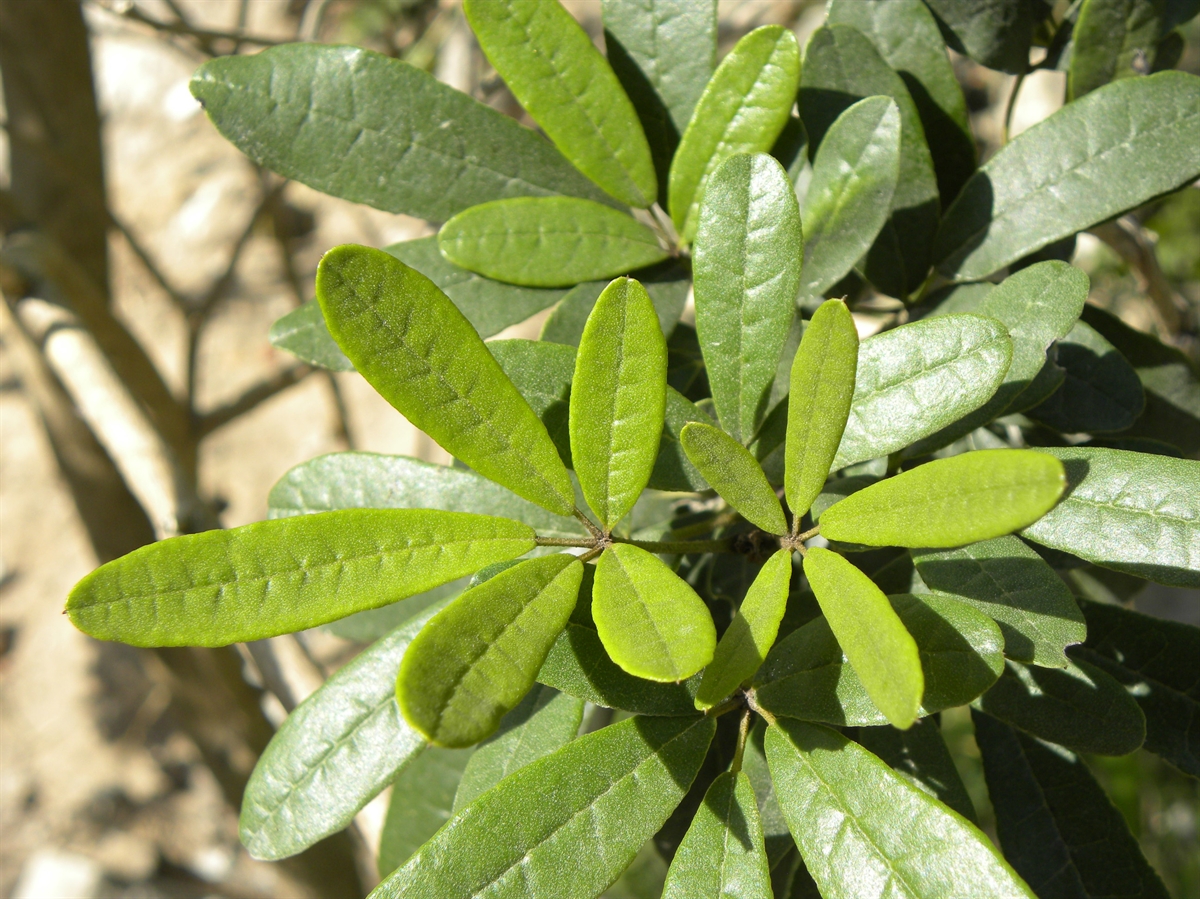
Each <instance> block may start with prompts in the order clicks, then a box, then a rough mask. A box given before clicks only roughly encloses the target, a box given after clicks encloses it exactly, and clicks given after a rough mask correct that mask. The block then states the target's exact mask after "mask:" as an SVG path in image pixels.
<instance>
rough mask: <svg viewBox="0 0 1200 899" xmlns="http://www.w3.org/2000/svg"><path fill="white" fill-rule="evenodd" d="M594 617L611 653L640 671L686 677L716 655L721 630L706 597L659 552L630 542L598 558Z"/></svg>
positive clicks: (658, 677) (657, 676) (674, 678)
mask: <svg viewBox="0 0 1200 899" xmlns="http://www.w3.org/2000/svg"><path fill="white" fill-rule="evenodd" d="M592 617H593V618H595V620H596V631H597V632H598V633H599V635H600V640H601V641H602V642H603V643H604V648H605V649H606V650H608V654H609V656H611V657H612V660H613V661H614V662H616V663H617V664H618V665H619V666H620V667H621V668H623V669H624V670H625V671H627V672H628V673H630V674H632V675H634V676H635V677H641V678H645V679H646V680H655V681H663V682H667V681H681V680H684V679H685V678H688V677H691V676H692V675H693V674H695V673H696V672H697V671H699V670H700V669H701V668H703V667H704V666H705V665H707V664H708V663H709V662H711V661H712V657H713V650H714V649H716V645H717V631H716V627H715V626H714V625H713V620H712V616H711V615H710V614H709V612H708V609H707V607H705V605H704V602H703V601H702V600H701V599H700V597H699V596H697V595H696V591H695V590H693V589H692V588H691V587H689V586H688V585H687V584H686V583H685V582H684V581H683V580H681V579H680V578H679V576H678V575H676V574H675V572H673V571H672V570H671V569H670V568H668V567H667V566H666V564H664V563H663V562H662V561H661V560H659V559H658V558H657V557H656V556H652V555H650V553H648V552H646V551H645V550H644V549H639V548H638V547H636V546H632V545H630V544H628V543H618V544H615V545H613V546H610V547H609V548H608V549H606V550H605V551H604V553H603V554H602V555H601V556H600V560H599V561H598V562H597V563H596V586H595V589H594V593H593V596H592Z"/></svg>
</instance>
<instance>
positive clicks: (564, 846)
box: [371, 717, 716, 899]
mask: <svg viewBox="0 0 1200 899" xmlns="http://www.w3.org/2000/svg"><path fill="white" fill-rule="evenodd" d="M715 729H716V722H715V721H713V720H711V719H708V718H693V719H682V718H644V717H638V718H632V719H630V720H627V721H622V722H621V723H620V724H614V725H612V726H610V727H605V728H603V729H601V730H599V731H597V732H595V733H592V734H588V735H587V736H585V737H580V738H579V739H578V740H575V741H573V742H571V743H568V744H567V745H566V746H564V747H563V748H562V749H560V750H558V751H557V752H555V753H554V754H552V755H549V756H546V757H545V758H543V759H540V760H538V761H536V762H534V763H533V764H532V765H528V766H527V767H525V768H522V769H521V770H520V771H518V772H516V773H515V774H513V775H512V776H511V777H509V778H507V779H506V780H505V782H504V783H503V784H501V785H499V786H497V787H496V788H495V789H493V790H490V791H488V792H487V793H485V794H484V795H483V796H480V797H479V798H478V799H477V800H476V801H475V802H473V803H471V805H469V806H467V807H466V808H464V809H463V810H462V811H461V812H460V813H459V814H458V815H457V816H455V817H454V818H453V819H452V820H451V821H450V822H449V823H448V824H447V825H446V826H445V827H443V828H442V829H441V830H440V831H438V833H437V835H436V836H434V838H433V839H432V840H430V841H429V842H428V843H426V844H425V845H424V846H423V847H422V848H421V849H420V850H419V851H418V852H417V854H416V855H415V856H413V858H412V859H410V860H409V862H408V864H407V865H405V866H404V867H403V868H401V869H400V870H399V871H397V872H395V873H394V874H393V875H392V876H391V877H389V878H388V879H387V880H385V881H384V882H383V883H382V884H380V885H379V886H378V887H377V888H376V889H375V891H374V892H373V893H371V899H398V897H400V896H404V897H405V899H470V897H474V896H478V895H479V894H480V893H481V892H488V891H494V892H495V893H496V894H497V895H524V896H536V897H538V899H560V897H561V899H575V897H578V896H585V895H586V896H594V895H597V894H598V893H600V892H601V891H603V889H604V888H605V887H606V886H607V885H608V884H610V883H612V882H613V881H614V880H616V878H617V876H618V875H619V874H620V873H621V871H622V870H624V869H625V867H626V866H627V865H628V864H629V862H630V861H632V860H633V857H634V856H635V855H636V854H637V851H638V849H639V848H640V847H641V845H642V844H643V843H644V842H645V841H646V840H647V839H649V838H650V837H651V836H652V835H653V834H654V833H655V832H656V831H657V830H658V829H659V827H661V826H662V824H663V822H665V821H666V820H667V817H668V816H669V815H670V813H671V811H672V810H673V809H674V808H675V806H676V805H677V804H678V803H679V801H680V800H681V799H682V798H683V795H684V793H686V792H687V789H688V787H689V786H690V785H691V783H692V780H693V779H694V778H695V776H696V773H697V772H698V771H699V769H700V764H701V762H703V760H704V756H705V753H706V752H707V751H708V746H709V743H710V742H711V740H712V736H713V733H714V731H715ZM497 835H502V836H503V839H497Z"/></svg>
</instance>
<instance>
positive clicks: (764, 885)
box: [662, 771, 771, 899]
mask: <svg viewBox="0 0 1200 899" xmlns="http://www.w3.org/2000/svg"><path fill="white" fill-rule="evenodd" d="M662 896H663V899H720V897H723V896H737V897H739V899H771V872H770V870H769V869H768V867H767V853H766V848H765V847H764V846H763V831H762V822H761V821H760V820H759V816H758V802H757V800H756V799H755V796H754V788H753V787H752V786H751V785H750V778H748V777H747V776H746V775H745V774H743V773H741V772H740V771H726V772H725V773H724V774H720V775H718V776H717V779H716V780H714V781H713V782H712V785H711V786H710V787H709V788H708V792H706V793H705V794H704V802H703V803H702V804H701V806H700V808H699V809H698V810H697V812H696V817H694V818H693V819H692V824H691V826H690V827H689V828H688V831H687V833H686V834H685V835H684V837H683V841H682V842H681V843H680V844H679V848H678V849H677V850H676V852H675V858H674V859H673V860H672V862H671V867H670V868H669V869H668V870H667V882H666V884H665V886H664V888H663V893H662Z"/></svg>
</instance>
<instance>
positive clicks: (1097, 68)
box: [1067, 0, 1200, 100]
mask: <svg viewBox="0 0 1200 899" xmlns="http://www.w3.org/2000/svg"><path fill="white" fill-rule="evenodd" d="M1185 10H1186V11H1185ZM1197 11H1200V5H1197V4H1196V3H1194V2H1188V0H1185V2H1178V0H1085V2H1084V3H1083V4H1082V5H1081V6H1080V7H1079V15H1078V18H1076V20H1075V27H1074V29H1073V30H1072V31H1071V62H1070V66H1069V68H1068V69H1067V99H1068V100H1075V99H1078V98H1079V97H1082V96H1083V95H1084V94H1086V93H1088V92H1089V91H1093V90H1095V89H1096V88H1098V87H1102V86H1103V85H1105V84H1108V83H1109V82H1110V81H1114V80H1116V79H1118V78H1130V77H1134V76H1137V75H1144V74H1146V72H1147V71H1152V72H1157V71H1158V70H1159V69H1160V68H1173V67H1174V62H1169V63H1167V65H1166V66H1160V65H1159V64H1158V63H1159V62H1160V59H1159V57H1160V55H1164V56H1169V55H1170V53H1171V49H1170V47H1169V45H1168V46H1165V47H1162V50H1161V51H1160V46H1161V44H1160V42H1161V41H1162V39H1163V38H1165V37H1166V36H1167V35H1168V34H1169V33H1170V31H1171V29H1173V28H1175V27H1176V26H1177V25H1181V24H1182V23H1183V22H1184V21H1186V20H1187V19H1190V18H1192V16H1194V15H1195V14H1196V12H1197ZM1162 51H1165V53H1163V52H1162Z"/></svg>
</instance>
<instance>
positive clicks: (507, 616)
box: [396, 553, 583, 748]
mask: <svg viewBox="0 0 1200 899" xmlns="http://www.w3.org/2000/svg"><path fill="white" fill-rule="evenodd" d="M582 579H583V566H582V565H581V564H580V563H579V560H578V559H576V558H575V557H574V556H572V555H568V554H566V553H557V554H555V555H552V556H543V557H541V558H538V559H529V560H528V561H526V562H522V563H521V564H519V565H516V566H514V567H512V568H509V569H507V570H505V571H502V572H500V573H499V574H497V575H496V576H495V577H492V578H490V579H488V580H486V581H484V582H483V583H481V584H479V585H478V586H476V587H472V588H471V589H470V590H468V591H467V592H466V593H464V594H463V595H462V596H460V597H459V598H458V599H457V600H455V601H454V602H453V603H451V604H450V605H449V606H447V607H446V608H445V609H443V610H442V611H441V612H439V613H438V614H437V615H436V616H435V617H434V618H433V620H432V621H430V622H429V624H427V625H426V626H425V629H424V630H422V631H421V633H420V634H419V635H418V636H417V638H416V639H415V640H414V641H413V645H412V648H411V649H410V650H409V652H408V653H406V654H405V657H404V663H403V664H402V665H401V666H400V675H399V677H398V678H397V680H396V701H397V702H398V703H399V704H400V711H401V712H402V713H403V714H404V717H405V720H407V721H408V723H409V724H411V725H412V726H413V727H414V728H416V729H417V730H418V731H420V732H421V733H422V734H424V735H425V737H426V739H428V740H429V741H430V742H433V743H436V744H438V745H440V746H446V747H449V748H461V747H463V746H471V745H473V744H475V743H478V742H479V741H480V740H483V739H485V738H487V737H489V736H491V735H492V734H493V733H494V732H495V730H496V728H497V727H499V726H500V719H501V718H503V717H504V716H505V715H506V714H508V713H509V712H510V711H512V710H513V709H514V708H516V706H517V703H519V702H520V701H521V700H522V699H523V698H524V696H525V694H526V693H528V692H529V690H530V689H531V688H532V687H533V684H534V681H535V680H536V679H537V673H538V670H539V669H540V668H541V667H542V663H543V662H544V661H545V660H546V654H547V653H548V652H549V651H550V647H551V646H552V645H553V644H554V641H555V640H556V639H557V638H558V635H559V634H560V633H561V632H562V629H563V628H564V627H566V625H567V619H568V618H570V617H571V610H572V609H574V608H575V600H576V598H577V597H578V595H579V583H580V581H581V580H582Z"/></svg>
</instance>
